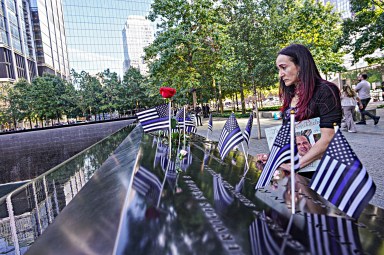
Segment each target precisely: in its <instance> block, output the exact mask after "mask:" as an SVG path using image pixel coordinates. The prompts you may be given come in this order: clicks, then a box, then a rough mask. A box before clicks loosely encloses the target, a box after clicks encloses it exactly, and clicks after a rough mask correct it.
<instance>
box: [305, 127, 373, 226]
mask: <svg viewBox="0 0 384 255" xmlns="http://www.w3.org/2000/svg"><path fill="white" fill-rule="evenodd" d="M309 186H310V187H311V189H313V190H314V191H316V192H317V193H318V194H319V195H321V196H323V197H324V198H325V199H327V200H328V201H330V202H331V203H332V204H334V205H336V206H337V207H338V208H339V209H340V210H342V211H343V212H345V213H346V214H347V215H348V216H351V217H353V218H355V219H357V218H358V217H359V216H360V213H361V212H362V211H363V209H364V208H365V206H366V205H367V204H368V202H369V201H370V200H371V198H372V197H373V195H374V194H375V191H376V185H375V183H374V182H373V180H372V178H371V177H370V176H369V175H368V173H367V170H366V169H365V167H364V166H363V165H362V164H361V162H360V160H359V159H358V158H357V156H356V154H355V153H354V152H353V151H352V148H351V146H350V145H349V144H348V142H347V140H346V139H345V137H344V136H343V134H342V133H341V131H340V129H339V130H338V131H337V132H336V134H335V135H334V137H333V138H332V141H331V142H330V144H329V145H328V148H327V150H326V151H325V153H324V155H323V158H322V159H321V161H320V164H319V165H318V167H317V169H316V172H315V174H314V176H313V177H312V180H311V183H310V184H309Z"/></svg>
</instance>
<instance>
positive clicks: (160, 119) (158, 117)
mask: <svg viewBox="0 0 384 255" xmlns="http://www.w3.org/2000/svg"><path fill="white" fill-rule="evenodd" d="M168 115H169V105H167V104H163V105H158V106H156V107H154V108H151V109H148V110H145V111H142V112H138V113H136V116H137V118H138V119H139V122H140V124H141V126H142V127H143V130H144V132H152V131H156V130H163V129H168V128H169V125H170V124H169V116H168Z"/></svg>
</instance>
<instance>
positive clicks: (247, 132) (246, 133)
mask: <svg viewBox="0 0 384 255" xmlns="http://www.w3.org/2000/svg"><path fill="white" fill-rule="evenodd" d="M252 125H253V114H252V113H251V115H250V116H249V120H248V123H247V126H246V127H245V130H244V134H243V135H244V141H245V142H246V143H247V146H248V147H249V138H250V137H251V131H252Z"/></svg>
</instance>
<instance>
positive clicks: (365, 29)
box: [338, 0, 384, 63]
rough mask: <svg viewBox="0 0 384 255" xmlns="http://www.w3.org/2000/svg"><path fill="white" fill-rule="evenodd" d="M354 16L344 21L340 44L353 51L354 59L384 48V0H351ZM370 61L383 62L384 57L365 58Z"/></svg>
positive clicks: (350, 51) (355, 60) (356, 59)
mask: <svg viewBox="0 0 384 255" xmlns="http://www.w3.org/2000/svg"><path fill="white" fill-rule="evenodd" d="M350 5H351V11H352V13H353V14H352V17H351V18H347V19H345V20H344V21H343V34H342V35H341V37H340V41H339V44H338V46H339V47H343V48H344V49H345V50H346V51H347V52H349V53H352V56H353V61H354V62H357V61H359V59H360V58H362V57H364V56H366V55H369V54H372V53H373V52H374V51H375V50H377V49H379V50H384V2H383V1H382V0H351V1H350ZM365 60H366V61H367V62H368V63H375V62H376V63H377V62H379V63H380V62H381V63H383V62H384V60H383V58H382V57H381V58H365Z"/></svg>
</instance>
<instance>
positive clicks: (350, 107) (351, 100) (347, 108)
mask: <svg viewBox="0 0 384 255" xmlns="http://www.w3.org/2000/svg"><path fill="white" fill-rule="evenodd" d="M358 100H359V98H358V97H357V95H356V92H355V91H354V90H352V88H351V87H350V86H348V85H344V86H343V89H342V92H341V107H342V108H343V113H344V119H345V124H346V127H347V130H348V132H350V133H356V125H355V122H354V121H353V113H354V111H355V107H356V102H357V101H358Z"/></svg>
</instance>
